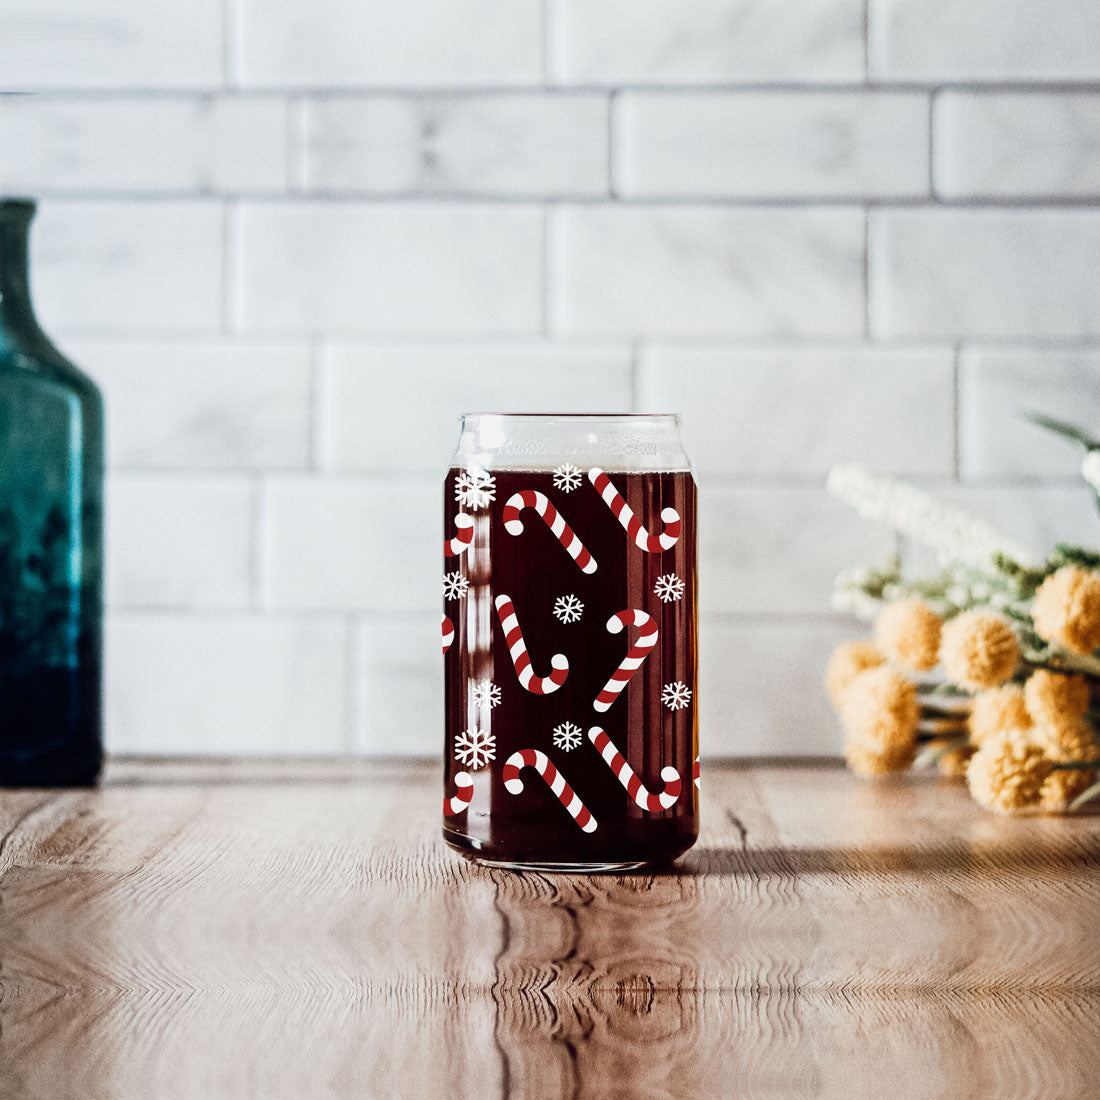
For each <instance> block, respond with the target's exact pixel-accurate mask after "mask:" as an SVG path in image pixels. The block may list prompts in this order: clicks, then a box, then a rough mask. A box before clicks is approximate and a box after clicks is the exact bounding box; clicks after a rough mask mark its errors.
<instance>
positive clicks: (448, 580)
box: [443, 569, 470, 600]
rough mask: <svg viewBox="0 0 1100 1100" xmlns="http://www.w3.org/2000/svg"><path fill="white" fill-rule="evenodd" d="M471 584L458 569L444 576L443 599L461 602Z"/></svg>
mask: <svg viewBox="0 0 1100 1100" xmlns="http://www.w3.org/2000/svg"><path fill="white" fill-rule="evenodd" d="M469 587H470V582H469V581H468V580H467V579H466V578H465V577H464V576H463V575H462V574H461V573H460V572H458V570H457V569H456V570H455V571H454V572H453V573H446V574H444V576H443V598H444V599H445V600H460V599H462V597H463V596H465V595H466V589H467V588H469Z"/></svg>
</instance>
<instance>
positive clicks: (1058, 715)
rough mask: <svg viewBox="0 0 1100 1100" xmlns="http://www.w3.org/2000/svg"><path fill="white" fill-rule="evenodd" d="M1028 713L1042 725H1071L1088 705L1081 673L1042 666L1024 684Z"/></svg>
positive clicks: (1084, 681)
mask: <svg viewBox="0 0 1100 1100" xmlns="http://www.w3.org/2000/svg"><path fill="white" fill-rule="evenodd" d="M1024 695H1025V697H1026V699H1027V709H1028V713H1029V714H1030V715H1031V716H1032V717H1033V718H1034V719H1035V721H1036V722H1037V723H1039V724H1040V725H1043V726H1073V725H1074V724H1075V723H1076V722H1077V721H1078V719H1080V718H1083V717H1084V716H1085V714H1086V713H1087V712H1088V709H1089V683H1088V680H1086V679H1085V678H1084V676H1065V675H1063V674H1062V673H1060V672H1049V671H1048V670H1047V669H1044V668H1041V669H1039V670H1037V671H1036V672H1033V673H1032V674H1031V675H1030V676H1029V677H1028V679H1027V683H1026V684H1024Z"/></svg>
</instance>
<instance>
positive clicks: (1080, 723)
mask: <svg viewBox="0 0 1100 1100" xmlns="http://www.w3.org/2000/svg"><path fill="white" fill-rule="evenodd" d="M1031 736H1032V739H1033V740H1034V741H1035V742H1036V743H1037V744H1039V745H1042V746H1043V748H1044V749H1045V750H1046V752H1047V754H1048V755H1049V756H1050V757H1052V758H1053V759H1054V760H1081V761H1084V760H1093V759H1095V758H1096V757H1097V755H1100V754H1098V753H1097V749H1096V742H1095V740H1094V739H1093V733H1092V727H1091V726H1090V725H1089V724H1088V722H1087V721H1085V719H1084V718H1080V717H1079V718H1075V719H1073V721H1072V722H1064V723H1062V724H1060V725H1056V726H1048V725H1041V726H1036V727H1035V729H1034V730H1032V731H1031Z"/></svg>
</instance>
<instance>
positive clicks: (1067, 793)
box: [1039, 768, 1096, 814]
mask: <svg viewBox="0 0 1100 1100" xmlns="http://www.w3.org/2000/svg"><path fill="white" fill-rule="evenodd" d="M1095 782H1096V772H1094V771H1089V770H1087V769H1085V768H1074V769H1073V770H1072V771H1058V772H1051V773H1050V775H1048V776H1047V778H1046V780H1045V781H1044V782H1043V786H1042V789H1041V790H1040V791H1039V806H1040V808H1041V809H1044V810H1048V811H1049V812H1050V813H1056V814H1057V813H1061V812H1062V811H1063V810H1065V808H1066V807H1067V806H1068V805H1069V804H1070V803H1071V802H1072V801H1073V800H1074V799H1075V798H1076V797H1077V796H1078V795H1079V794H1083V793H1084V792H1085V790H1086V789H1087V788H1089V787H1091V786H1092V785H1093V783H1095Z"/></svg>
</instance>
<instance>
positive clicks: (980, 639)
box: [940, 611, 1020, 691]
mask: <svg viewBox="0 0 1100 1100" xmlns="http://www.w3.org/2000/svg"><path fill="white" fill-rule="evenodd" d="M1019 659H1020V644H1019V642H1017V641H1016V635H1015V634H1014V633H1013V631H1012V627H1010V626H1009V625H1008V623H1007V622H1005V620H1004V619H1002V618H1001V617H1000V615H993V614H990V613H989V612H988V611H967V612H965V613H964V614H962V615H960V616H959V617H958V618H957V619H952V620H951V621H950V622H949V623H948V624H947V625H946V626H945V627H944V628H943V635H942V638H941V640H940V660H941V661H942V662H943V668H944V671H945V672H946V673H947V675H948V676H949V677H950V678H951V679H952V680H954V682H955V683H956V684H958V685H959V686H960V687H964V688H967V689H968V690H970V691H981V690H982V689H983V688H991V687H996V686H997V685H998V684H1003V683H1004V682H1005V680H1007V679H1008V678H1009V677H1010V676H1011V675H1012V674H1013V672H1015V671H1016V664H1017V662H1018V661H1019Z"/></svg>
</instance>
